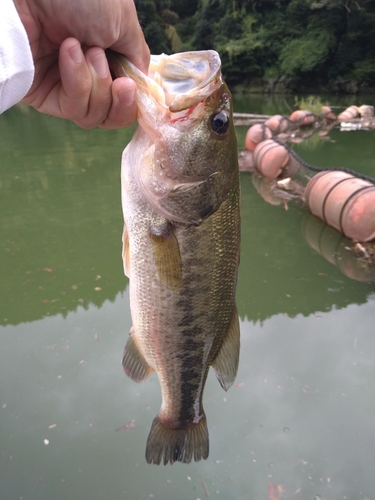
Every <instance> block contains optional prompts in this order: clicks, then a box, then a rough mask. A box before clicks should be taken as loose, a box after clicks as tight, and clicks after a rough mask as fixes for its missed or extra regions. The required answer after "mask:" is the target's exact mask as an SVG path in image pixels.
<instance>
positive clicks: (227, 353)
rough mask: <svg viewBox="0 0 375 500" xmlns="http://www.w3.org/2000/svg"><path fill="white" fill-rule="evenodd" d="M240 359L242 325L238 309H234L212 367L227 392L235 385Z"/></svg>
mask: <svg viewBox="0 0 375 500" xmlns="http://www.w3.org/2000/svg"><path fill="white" fill-rule="evenodd" d="M239 357H240V324H239V320H238V312H237V307H235V308H234V311H233V316H232V320H231V322H230V325H229V328H228V332H227V335H226V337H225V339H224V342H223V344H222V346H221V349H220V351H219V354H218V355H217V356H216V358H215V360H214V362H213V363H212V367H213V368H214V370H215V375H216V378H217V379H218V381H219V382H220V385H221V387H222V388H223V389H224V390H225V391H227V390H228V389H229V387H230V386H231V385H232V384H233V382H234V380H235V378H236V375H237V369H238V361H239Z"/></svg>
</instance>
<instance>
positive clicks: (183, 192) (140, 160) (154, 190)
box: [123, 50, 238, 225]
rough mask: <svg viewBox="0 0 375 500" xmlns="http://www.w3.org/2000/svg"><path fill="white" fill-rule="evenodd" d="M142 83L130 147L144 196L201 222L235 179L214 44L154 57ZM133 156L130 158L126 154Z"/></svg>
mask: <svg viewBox="0 0 375 500" xmlns="http://www.w3.org/2000/svg"><path fill="white" fill-rule="evenodd" d="M123 66H124V68H125V72H126V74H127V75H128V76H130V77H131V78H132V79H134V81H135V82H136V83H137V88H138V91H137V102H138V123H139V127H138V130H137V132H136V134H135V136H134V138H133V140H132V141H131V144H130V146H129V148H130V151H129V152H128V153H129V154H128V155H127V163H128V166H127V168H131V169H133V173H132V175H133V178H134V179H135V181H136V182H137V185H138V187H139V190H140V192H141V194H142V196H143V197H144V198H145V199H147V202H148V203H150V204H151V205H152V207H153V208H154V210H155V211H156V212H157V213H159V214H160V215H162V216H164V217H165V218H167V219H168V220H171V221H174V222H180V223H183V224H188V225H191V224H195V225H199V224H200V223H201V222H202V220H203V219H204V218H206V217H208V216H209V215H210V214H212V213H214V212H215V211H216V210H217V209H218V208H219V206H220V205H221V203H222V202H223V201H224V200H225V199H226V196H227V195H228V193H229V191H230V190H231V188H232V186H233V183H236V182H238V160H237V146H236V136H235V132H234V126H233V119H232V100H231V94H230V92H229V90H228V87H227V86H226V84H225V83H224V81H223V79H222V76H221V61H220V57H219V55H218V53H217V52H215V51H213V50H206V51H198V52H185V53H180V54H173V55H170V56H168V55H165V54H161V55H159V56H151V63H150V68H149V73H148V75H144V74H143V73H141V72H140V71H139V70H138V69H137V68H136V67H135V66H134V65H132V64H131V63H129V62H128V61H126V64H124V63H123ZM129 160H130V161H129Z"/></svg>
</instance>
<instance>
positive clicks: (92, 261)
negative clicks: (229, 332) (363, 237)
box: [0, 96, 375, 500]
mask: <svg viewBox="0 0 375 500" xmlns="http://www.w3.org/2000/svg"><path fill="white" fill-rule="evenodd" d="M359 101H360V102H359ZM362 101H366V104H374V103H373V102H369V99H360V100H358V99H354V98H350V99H349V98H345V99H342V98H341V99H339V98H337V97H332V98H329V97H328V98H327V99H326V102H327V103H329V104H336V105H342V106H346V105H349V104H353V103H354V104H357V105H360V104H363V102H362ZM293 104H294V100H293V98H291V97H286V98H285V99H284V98H282V97H280V96H278V97H271V98H264V97H262V96H248V97H241V98H236V100H235V110H236V111H238V112H245V111H246V112H254V113H267V114H273V113H281V114H286V115H288V114H289V110H288V108H287V105H289V106H293ZM133 130H134V128H129V129H125V130H118V131H101V130H92V131H84V130H81V129H79V128H77V127H76V126H75V125H74V124H72V123H68V122H65V121H62V120H57V119H54V118H50V117H47V116H43V115H40V114H38V113H36V112H34V111H33V110H31V109H28V108H26V107H24V106H17V107H15V108H13V109H11V110H9V111H8V112H6V113H5V114H4V115H2V116H1V117H0V165H1V168H0V194H1V198H0V206H1V209H0V216H1V226H0V235H1V237H0V269H1V275H0V276H1V288H0V293H1V300H0V349H1V351H0V353H1V354H0V355H1V363H0V380H1V382H0V416H1V419H0V462H1V467H0V498H1V499H2V500H21V499H22V500H36V499H42V500H51V499H53V500H63V499H64V500H65V499H68V498H69V499H70V500H117V499H127V500H138V499H141V500H146V499H151V498H154V499H161V500H169V499H170V500H172V499H173V500H175V499H179V500H185V499H186V500H190V499H191V500H196V499H201V500H202V499H203V498H206V497H208V495H209V497H210V498H214V499H215V498H217V499H222V500H242V499H244V500H245V499H251V500H260V499H264V500H267V498H269V499H270V500H278V498H280V499H296V500H299V499H301V500H302V499H303V500H306V499H315V500H319V499H322V500H323V499H326V500H331V499H332V500H333V499H351V500H352V499H363V500H366V499H370V500H373V499H374V491H375V479H374V478H375V474H374V472H375V471H374V468H375V439H374V437H375V432H374V423H373V422H374V415H375V400H374V389H375V383H374V376H373V375H374V365H375V363H374V353H375V345H374V344H375V342H374V339H375V327H374V324H375V323H374V319H375V286H374V280H373V278H371V276H370V277H367V278H366V273H364V274H363V272H362V271H363V269H362V267H363V265H362V264H361V263H358V261H355V260H354V261H353V260H351V259H350V255H349V254H350V252H348V251H347V250H345V246H346V245H347V244H348V242H347V241H346V240H345V239H342V237H341V236H340V235H339V234H338V233H337V232H336V231H334V230H330V229H329V228H327V227H326V226H324V225H323V224H321V223H320V222H319V221H317V220H316V219H315V218H313V217H312V216H310V215H309V214H308V213H307V211H306V210H305V209H304V208H303V207H302V206H300V205H299V204H297V203H289V204H288V210H286V209H285V207H284V204H283V203H279V204H270V203H267V202H266V201H265V200H264V199H263V198H262V196H260V194H259V193H258V191H257V190H256V189H255V187H254V183H253V179H252V177H251V175H250V174H248V173H243V174H241V188H242V247H241V266H240V271H239V284H238V292H237V303H238V309H239V314H240V320H241V358H240V367H239V372H238V376H237V380H236V383H235V384H234V386H233V387H232V388H231V389H230V390H229V391H228V392H227V393H225V392H224V391H222V389H221V388H220V386H219V384H218V382H217V380H216V379H215V376H214V375H213V374H212V373H210V375H209V378H208V381H207V384H206V389H205V394H204V407H205V410H206V414H207V421H208V427H209V432H210V456H209V458H208V459H207V460H206V461H201V462H198V463H192V464H189V465H186V464H180V463H176V464H174V465H173V466H166V467H164V466H152V465H148V464H147V463H146V461H145V459H144V451H145V445H146V439H147V436H148V432H149V429H150V425H151V422H152V420H153V418H154V416H155V415H156V413H157V412H158V410H159V407H160V389H159V383H158V381H157V378H156V376H155V375H153V376H152V377H151V378H150V379H149V380H148V381H146V382H145V383H143V384H140V385H138V384H136V383H134V382H132V381H131V380H130V379H128V378H127V377H126V376H125V375H124V374H123V372H122V368H121V362H120V361H121V355H122V351H123V347H124V345H125V342H126V339H127V336H128V331H129V329H130V326H131V319H130V312H129V296H128V280H127V278H126V277H125V276H124V274H123V267H122V261H121V235H122V213H121V203H120V158H121V152H122V150H123V148H124V147H125V145H126V144H127V142H128V141H129V140H130V138H131V136H132V133H133ZM237 132H238V138H239V146H241V147H242V144H243V140H244V135H245V132H246V128H239V129H238V130H237ZM328 139H329V140H323V139H319V138H317V136H315V137H314V138H313V139H311V140H309V141H305V142H303V143H301V144H298V145H295V146H294V148H295V150H296V151H297V153H298V154H299V155H300V156H301V157H302V158H304V159H305V160H307V161H309V162H310V163H313V164H316V165H321V166H343V167H347V168H351V169H354V170H358V171H361V172H364V173H366V174H368V175H372V176H375V155H374V132H373V131H372V132H366V131H352V132H340V131H339V129H333V130H331V131H330V132H329V134H328ZM322 254H323V255H322ZM324 255H325V256H324ZM361 266H362V267H361ZM358 268H359V272H358ZM348 275H349V276H357V278H356V279H352V278H351V277H349V276H348ZM119 428H120V429H121V430H118V431H116V429H119Z"/></svg>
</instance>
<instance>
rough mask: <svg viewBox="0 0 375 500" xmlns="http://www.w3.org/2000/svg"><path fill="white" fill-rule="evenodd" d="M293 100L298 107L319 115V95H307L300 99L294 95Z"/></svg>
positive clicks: (320, 107)
mask: <svg viewBox="0 0 375 500" xmlns="http://www.w3.org/2000/svg"><path fill="white" fill-rule="evenodd" d="M294 102H295V106H296V107H297V108H298V109H305V110H307V111H311V113H314V114H315V115H320V114H321V112H322V106H323V103H322V101H321V98H320V97H319V96H314V95H308V96H306V97H304V98H301V99H298V98H297V97H295V98H294Z"/></svg>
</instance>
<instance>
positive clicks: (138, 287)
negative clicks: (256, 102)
mask: <svg viewBox="0 0 375 500" xmlns="http://www.w3.org/2000/svg"><path fill="white" fill-rule="evenodd" d="M109 60H110V64H111V68H112V71H113V72H114V74H115V76H122V75H124V74H126V75H127V76H129V77H131V78H132V79H133V80H134V81H135V82H136V83H137V87H138V92H137V102H138V109H139V116H138V123H139V125H138V128H137V130H136V132H135V134H134V137H133V139H132V141H131V142H130V144H129V145H128V146H127V147H126V149H125V151H124V153H123V158H122V171H121V176H122V206H123V212H124V221H125V225H124V235H123V260H124V269H125V274H126V275H127V276H128V277H129V291H130V308H131V315H132V321H133V326H132V328H131V330H130V336H129V339H128V341H127V344H126V346H125V351H124V356H123V361H122V364H123V368H124V371H125V373H126V374H127V375H128V376H129V377H131V378H132V379H133V380H135V381H137V382H141V381H143V380H145V379H146V378H147V377H148V376H149V375H150V374H151V373H152V372H153V371H155V372H156V373H157V375H158V378H159V381H160V385H161V392H162V404H161V408H160V411H159V414H158V415H157V416H156V417H155V419H154V421H153V423H152V426H151V430H150V434H149V436H148V440H147V447H146V460H147V462H149V463H155V464H160V462H162V461H163V462H164V464H167V463H168V462H170V463H173V462H175V461H180V462H186V463H188V462H191V460H192V459H194V460H200V459H202V458H203V459H206V458H207V457H208V450H209V440H208V430H207V424H206V416H205V413H204V410H203V406H202V397H203V390H204V385H205V382H206V378H207V374H208V370H209V368H210V366H211V365H212V366H213V368H214V370H215V373H216V376H217V378H218V380H219V382H220V384H221V386H222V387H223V389H225V390H227V389H228V388H229V387H230V386H231V385H232V384H233V382H234V379H235V377H236V373H237V367H238V359H239V348H240V332H239V321H238V313H237V308H236V304H235V290H236V282H237V268H238V263H239V245H240V213H239V196H240V188H239V171H238V159H237V146H236V137H235V132H234V127H233V120H232V107H231V95H230V93H229V90H228V88H227V86H226V84H225V83H224V82H223V80H222V76H221V71H220V68H221V61H220V58H219V55H218V54H217V53H216V52H215V51H212V50H208V51H201V52H186V53H181V54H174V55H171V56H167V55H164V54H162V55H160V56H151V63H150V68H149V74H148V76H145V75H144V74H143V73H141V72H140V71H139V70H138V69H137V68H136V67H135V66H133V65H132V64H131V63H130V62H128V61H127V60H126V59H125V58H123V57H122V56H119V55H116V56H114V55H113V54H112V55H110V56H109Z"/></svg>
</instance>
